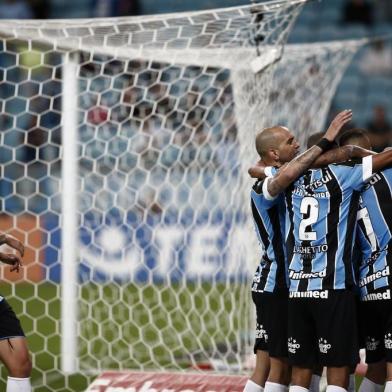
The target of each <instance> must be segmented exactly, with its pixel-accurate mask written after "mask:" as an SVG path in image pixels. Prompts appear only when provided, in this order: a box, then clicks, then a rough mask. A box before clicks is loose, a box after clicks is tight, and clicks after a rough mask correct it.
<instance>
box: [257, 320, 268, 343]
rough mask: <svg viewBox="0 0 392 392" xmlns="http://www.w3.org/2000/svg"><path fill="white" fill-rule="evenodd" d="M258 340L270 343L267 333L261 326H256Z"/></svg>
mask: <svg viewBox="0 0 392 392" xmlns="http://www.w3.org/2000/svg"><path fill="white" fill-rule="evenodd" d="M256 339H264V340H265V341H266V342H268V334H267V331H266V330H265V329H264V327H263V326H262V325H261V324H257V326H256Z"/></svg>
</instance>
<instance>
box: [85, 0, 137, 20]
mask: <svg viewBox="0 0 392 392" xmlns="http://www.w3.org/2000/svg"><path fill="white" fill-rule="evenodd" d="M92 9H93V16H94V17H98V18H101V17H105V16H128V15H138V14H139V3H138V0H92Z"/></svg>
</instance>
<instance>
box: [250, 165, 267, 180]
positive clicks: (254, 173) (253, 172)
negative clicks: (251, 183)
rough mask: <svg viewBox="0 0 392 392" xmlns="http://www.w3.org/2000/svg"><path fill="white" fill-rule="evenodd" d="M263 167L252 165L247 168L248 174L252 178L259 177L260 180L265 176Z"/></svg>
mask: <svg viewBox="0 0 392 392" xmlns="http://www.w3.org/2000/svg"><path fill="white" fill-rule="evenodd" d="M264 169H265V167H264V166H257V165H255V166H252V167H250V168H249V169H248V174H249V175H250V176H251V177H252V178H259V179H261V180H263V179H264V178H265V177H267V176H266V175H265V172H264Z"/></svg>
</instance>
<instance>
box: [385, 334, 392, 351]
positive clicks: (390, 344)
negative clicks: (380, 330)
mask: <svg viewBox="0 0 392 392" xmlns="http://www.w3.org/2000/svg"><path fill="white" fill-rule="evenodd" d="M384 343H385V348H387V349H388V350H392V334H391V333H387V334H386V335H385V336H384Z"/></svg>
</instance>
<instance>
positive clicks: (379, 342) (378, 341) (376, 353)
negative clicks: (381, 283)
mask: <svg viewBox="0 0 392 392" xmlns="http://www.w3.org/2000/svg"><path fill="white" fill-rule="evenodd" d="M384 291H385V289H384V290H381V291H379V292H384ZM360 313H361V324H362V329H363V334H364V337H365V342H366V362H367V363H375V362H379V361H381V360H383V359H385V360H386V361H387V362H392V299H385V300H374V301H363V302H361V305H360Z"/></svg>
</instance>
